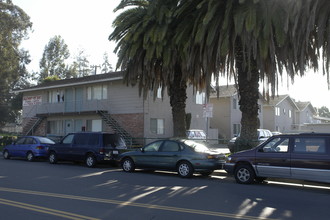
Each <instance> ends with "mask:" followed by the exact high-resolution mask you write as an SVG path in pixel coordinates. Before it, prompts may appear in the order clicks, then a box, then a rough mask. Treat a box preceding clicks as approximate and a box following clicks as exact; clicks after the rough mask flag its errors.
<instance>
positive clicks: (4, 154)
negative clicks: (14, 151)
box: [3, 150, 10, 159]
mask: <svg viewBox="0 0 330 220" xmlns="http://www.w3.org/2000/svg"><path fill="white" fill-rule="evenodd" d="M3 158H5V159H10V156H9V152H8V151H7V150H5V151H4V152H3Z"/></svg>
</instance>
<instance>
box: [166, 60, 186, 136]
mask: <svg viewBox="0 0 330 220" xmlns="http://www.w3.org/2000/svg"><path fill="white" fill-rule="evenodd" d="M169 96H170V103H171V107H172V116H173V136H174V137H186V99H187V84H186V82H185V81H182V71H181V68H180V66H179V65H176V67H175V75H174V79H173V81H172V83H170V86H169Z"/></svg>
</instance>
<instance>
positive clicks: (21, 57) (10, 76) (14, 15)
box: [0, 0, 32, 124]
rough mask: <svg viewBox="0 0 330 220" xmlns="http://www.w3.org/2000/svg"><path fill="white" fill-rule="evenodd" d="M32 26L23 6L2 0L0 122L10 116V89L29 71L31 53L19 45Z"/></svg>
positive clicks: (0, 6)
mask: <svg viewBox="0 0 330 220" xmlns="http://www.w3.org/2000/svg"><path fill="white" fill-rule="evenodd" d="M31 27H32V23H31V22H30V18H29V16H28V15H27V14H26V13H25V12H24V11H23V10H22V9H21V8H19V7H18V6H16V5H14V4H13V3H12V1H11V0H0V57H1V58H0V124H3V123H4V122H6V121H8V119H9V118H10V117H9V116H10V113H11V109H10V106H9V105H8V103H10V101H11V99H12V98H13V96H12V95H11V94H10V93H9V91H10V89H11V88H12V87H13V86H14V85H15V84H16V82H17V81H18V80H19V79H20V78H23V77H24V76H25V75H26V73H27V71H26V69H25V65H26V64H28V63H29V62H30V59H29V55H28V53H27V51H24V50H20V49H19V45H20V43H21V42H22V40H23V39H24V38H25V37H27V35H28V31H29V30H30V29H31Z"/></svg>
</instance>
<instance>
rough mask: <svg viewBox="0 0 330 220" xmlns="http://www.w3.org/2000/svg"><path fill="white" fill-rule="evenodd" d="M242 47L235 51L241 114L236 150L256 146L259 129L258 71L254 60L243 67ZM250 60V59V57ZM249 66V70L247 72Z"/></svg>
mask: <svg viewBox="0 0 330 220" xmlns="http://www.w3.org/2000/svg"><path fill="white" fill-rule="evenodd" d="M243 53H244V52H243V51H242V47H241V48H238V47H237V50H236V58H237V59H236V68H237V75H238V77H237V79H238V93H239V96H240V99H239V105H240V110H241V112H242V119H241V126H242V127H241V133H240V137H239V138H238V139H237V143H236V146H237V148H238V149H237V150H244V149H249V148H252V147H254V146H256V145H257V143H258V142H257V140H258V133H257V129H258V128H259V127H260V121H259V118H258V111H259V106H258V99H259V71H258V69H257V64H256V61H255V60H251V61H250V63H249V64H247V65H245V66H244V64H243V63H244V62H243V58H242V57H243ZM251 59H252V57H251ZM249 65H250V70H249Z"/></svg>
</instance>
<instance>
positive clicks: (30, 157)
mask: <svg viewBox="0 0 330 220" xmlns="http://www.w3.org/2000/svg"><path fill="white" fill-rule="evenodd" d="M26 159H27V161H30V162H31V161H33V160H34V155H33V153H32V152H31V151H29V152H27V154H26Z"/></svg>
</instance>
